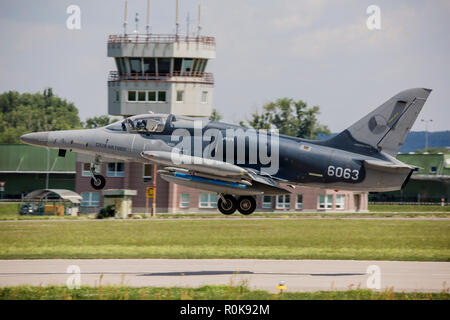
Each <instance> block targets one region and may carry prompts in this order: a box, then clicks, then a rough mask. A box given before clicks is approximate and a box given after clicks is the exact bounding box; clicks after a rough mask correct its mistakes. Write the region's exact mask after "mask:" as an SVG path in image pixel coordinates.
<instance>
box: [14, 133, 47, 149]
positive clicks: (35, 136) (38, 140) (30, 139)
mask: <svg viewBox="0 0 450 320" xmlns="http://www.w3.org/2000/svg"><path fill="white" fill-rule="evenodd" d="M20 140H21V141H22V142H23V143H26V144H31V145H34V146H43V147H46V146H47V145H48V132H33V133H27V134H24V135H23V136H21V137H20Z"/></svg>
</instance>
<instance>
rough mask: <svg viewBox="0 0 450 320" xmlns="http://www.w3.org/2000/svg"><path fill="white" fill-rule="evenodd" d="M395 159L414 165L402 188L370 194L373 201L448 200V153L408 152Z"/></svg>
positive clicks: (449, 181)
mask: <svg viewBox="0 0 450 320" xmlns="http://www.w3.org/2000/svg"><path fill="white" fill-rule="evenodd" d="M397 159H399V160H400V161H402V162H404V163H406V164H409V165H412V166H415V167H416V170H415V171H414V172H413V174H412V176H411V179H410V180H409V182H408V184H407V185H406V186H405V188H404V189H403V190H399V191H391V192H380V193H376V194H371V195H370V201H374V202H434V203H439V202H444V203H448V202H450V154H443V153H438V154H428V153H423V154H419V153H409V154H399V155H398V156H397Z"/></svg>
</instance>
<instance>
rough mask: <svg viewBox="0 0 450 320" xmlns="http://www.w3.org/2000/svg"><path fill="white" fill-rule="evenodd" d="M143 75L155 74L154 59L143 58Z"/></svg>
mask: <svg viewBox="0 0 450 320" xmlns="http://www.w3.org/2000/svg"><path fill="white" fill-rule="evenodd" d="M144 73H153V74H155V73H156V64H155V59H154V58H144Z"/></svg>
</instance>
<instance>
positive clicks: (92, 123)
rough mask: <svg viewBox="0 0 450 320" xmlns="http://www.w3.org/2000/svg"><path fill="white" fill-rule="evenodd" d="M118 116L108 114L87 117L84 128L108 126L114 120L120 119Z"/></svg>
mask: <svg viewBox="0 0 450 320" xmlns="http://www.w3.org/2000/svg"><path fill="white" fill-rule="evenodd" d="M119 120H120V119H117V118H110V117H109V116H107V115H104V116H98V117H92V118H87V119H86V123H84V128H86V129H94V128H99V127H104V126H107V125H108V124H111V123H113V122H116V121H119Z"/></svg>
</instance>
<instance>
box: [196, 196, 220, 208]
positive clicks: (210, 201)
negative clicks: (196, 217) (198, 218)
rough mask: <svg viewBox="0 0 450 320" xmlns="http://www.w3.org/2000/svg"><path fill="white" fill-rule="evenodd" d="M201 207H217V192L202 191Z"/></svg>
mask: <svg viewBox="0 0 450 320" xmlns="http://www.w3.org/2000/svg"><path fill="white" fill-rule="evenodd" d="M198 206H199V208H217V194H215V193H200V201H199V204H198Z"/></svg>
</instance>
